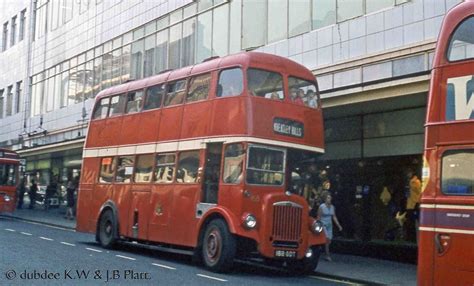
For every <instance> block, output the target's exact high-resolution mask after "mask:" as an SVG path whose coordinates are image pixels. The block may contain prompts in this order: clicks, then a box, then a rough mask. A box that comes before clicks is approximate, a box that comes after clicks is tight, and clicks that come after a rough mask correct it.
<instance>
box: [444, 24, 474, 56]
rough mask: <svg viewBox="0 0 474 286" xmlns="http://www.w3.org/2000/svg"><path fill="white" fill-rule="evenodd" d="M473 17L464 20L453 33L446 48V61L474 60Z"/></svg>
mask: <svg viewBox="0 0 474 286" xmlns="http://www.w3.org/2000/svg"><path fill="white" fill-rule="evenodd" d="M473 31H474V17H472V16H471V17H469V18H467V19H466V20H464V21H463V22H462V23H461V25H459V27H457V29H456V31H454V34H453V36H452V37H451V40H450V41H449V46H448V60H449V61H459V60H466V59H473V58H474V32H473Z"/></svg>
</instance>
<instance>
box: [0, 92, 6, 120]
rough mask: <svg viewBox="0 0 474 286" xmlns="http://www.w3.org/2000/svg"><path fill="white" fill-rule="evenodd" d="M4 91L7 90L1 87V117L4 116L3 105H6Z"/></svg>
mask: <svg viewBox="0 0 474 286" xmlns="http://www.w3.org/2000/svg"><path fill="white" fill-rule="evenodd" d="M4 92H5V90H4V89H0V118H3V105H4V97H3V93H4Z"/></svg>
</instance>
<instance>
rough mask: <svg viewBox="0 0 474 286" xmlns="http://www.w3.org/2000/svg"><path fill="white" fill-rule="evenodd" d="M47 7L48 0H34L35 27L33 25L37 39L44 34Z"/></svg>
mask: <svg viewBox="0 0 474 286" xmlns="http://www.w3.org/2000/svg"><path fill="white" fill-rule="evenodd" d="M47 9H48V1H47V0H38V1H37V2H36V19H35V21H36V27H35V36H36V38H37V39H39V38H41V37H43V36H44V34H45V33H46V32H47V27H46V25H47V21H46V15H47V14H48V13H47Z"/></svg>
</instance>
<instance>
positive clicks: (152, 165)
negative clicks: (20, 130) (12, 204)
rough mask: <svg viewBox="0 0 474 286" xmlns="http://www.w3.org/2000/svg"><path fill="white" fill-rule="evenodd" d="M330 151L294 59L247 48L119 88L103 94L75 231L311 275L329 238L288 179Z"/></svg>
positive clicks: (316, 103)
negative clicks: (247, 259)
mask: <svg viewBox="0 0 474 286" xmlns="http://www.w3.org/2000/svg"><path fill="white" fill-rule="evenodd" d="M297 97H299V98H297ZM322 152H324V137H323V123H322V111H321V106H320V100H319V92H318V89H317V84H316V80H315V78H314V75H313V74H312V73H311V72H310V71H309V70H308V69H306V68H305V67H303V66H302V65H299V64H297V63H295V62H293V61H291V60H288V59H285V58H282V57H278V56H274V55H268V54H262V53H254V52H249V53H240V54H236V55H231V56H227V57H223V58H216V59H210V60H209V61H205V62H203V63H200V64H197V65H194V66H190V67H185V68H182V69H178V70H173V71H166V72H163V73H161V74H159V75H156V76H154V77H150V78H146V79H142V80H137V81H133V82H129V83H126V84H122V85H119V86H116V87H113V88H110V89H107V90H105V91H102V92H101V93H100V94H99V95H98V96H97V99H96V104H95V107H94V110H93V114H92V119H91V121H90V125H89V131H88V135H87V139H86V144H85V148H84V153H83V157H84V158H83V159H84V160H83V165H82V172H81V181H80V187H79V188H80V189H79V198H78V211H77V230H78V231H83V232H91V233H95V234H96V239H97V241H99V242H100V243H101V244H102V245H103V246H104V247H111V246H113V245H114V244H115V243H116V242H117V241H118V240H126V241H138V242H146V243H154V244H156V245H161V246H168V247H173V248H175V249H181V250H189V251H190V252H191V253H194V255H195V256H196V257H198V258H200V259H201V260H202V261H203V263H204V265H205V266H206V267H207V268H209V269H211V270H213V271H225V270H229V269H230V267H231V266H232V262H233V259H234V257H236V256H248V255H250V254H251V253H253V252H258V254H259V255H260V256H261V257H264V258H266V259H267V260H273V261H274V262H280V263H281V262H284V261H286V262H287V265H288V266H289V267H290V268H292V269H295V270H298V271H301V270H303V271H312V270H314V268H315V267H316V266H317V263H318V259H319V252H320V246H321V245H324V243H325V236H324V233H323V232H322V225H321V223H320V222H318V221H316V220H314V219H313V218H311V217H310V216H309V206H308V203H307V202H306V200H305V199H304V198H303V197H302V196H301V195H299V194H295V193H292V192H291V188H290V182H291V181H292V180H293V177H294V176H295V175H294V174H293V172H292V170H294V168H295V164H296V163H295V162H298V161H300V160H302V159H305V158H306V159H307V158H308V157H311V156H314V155H317V154H320V153H322Z"/></svg>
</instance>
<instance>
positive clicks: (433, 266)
mask: <svg viewBox="0 0 474 286" xmlns="http://www.w3.org/2000/svg"><path fill="white" fill-rule="evenodd" d="M473 119H474V1H472V0H468V1H465V2H463V3H460V4H458V5H457V6H456V7H454V8H453V9H451V10H450V11H449V12H448V13H447V14H446V16H445V18H444V21H443V23H442V27H441V32H440V34H439V38H438V42H437V46H436V51H435V55H434V62H433V70H432V73H431V86H430V93H429V102H428V110H427V117H426V137H425V154H424V166H423V176H422V177H423V193H422V197H421V205H420V210H421V216H420V227H419V239H418V285H470V286H472V285H474V121H473Z"/></svg>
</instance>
